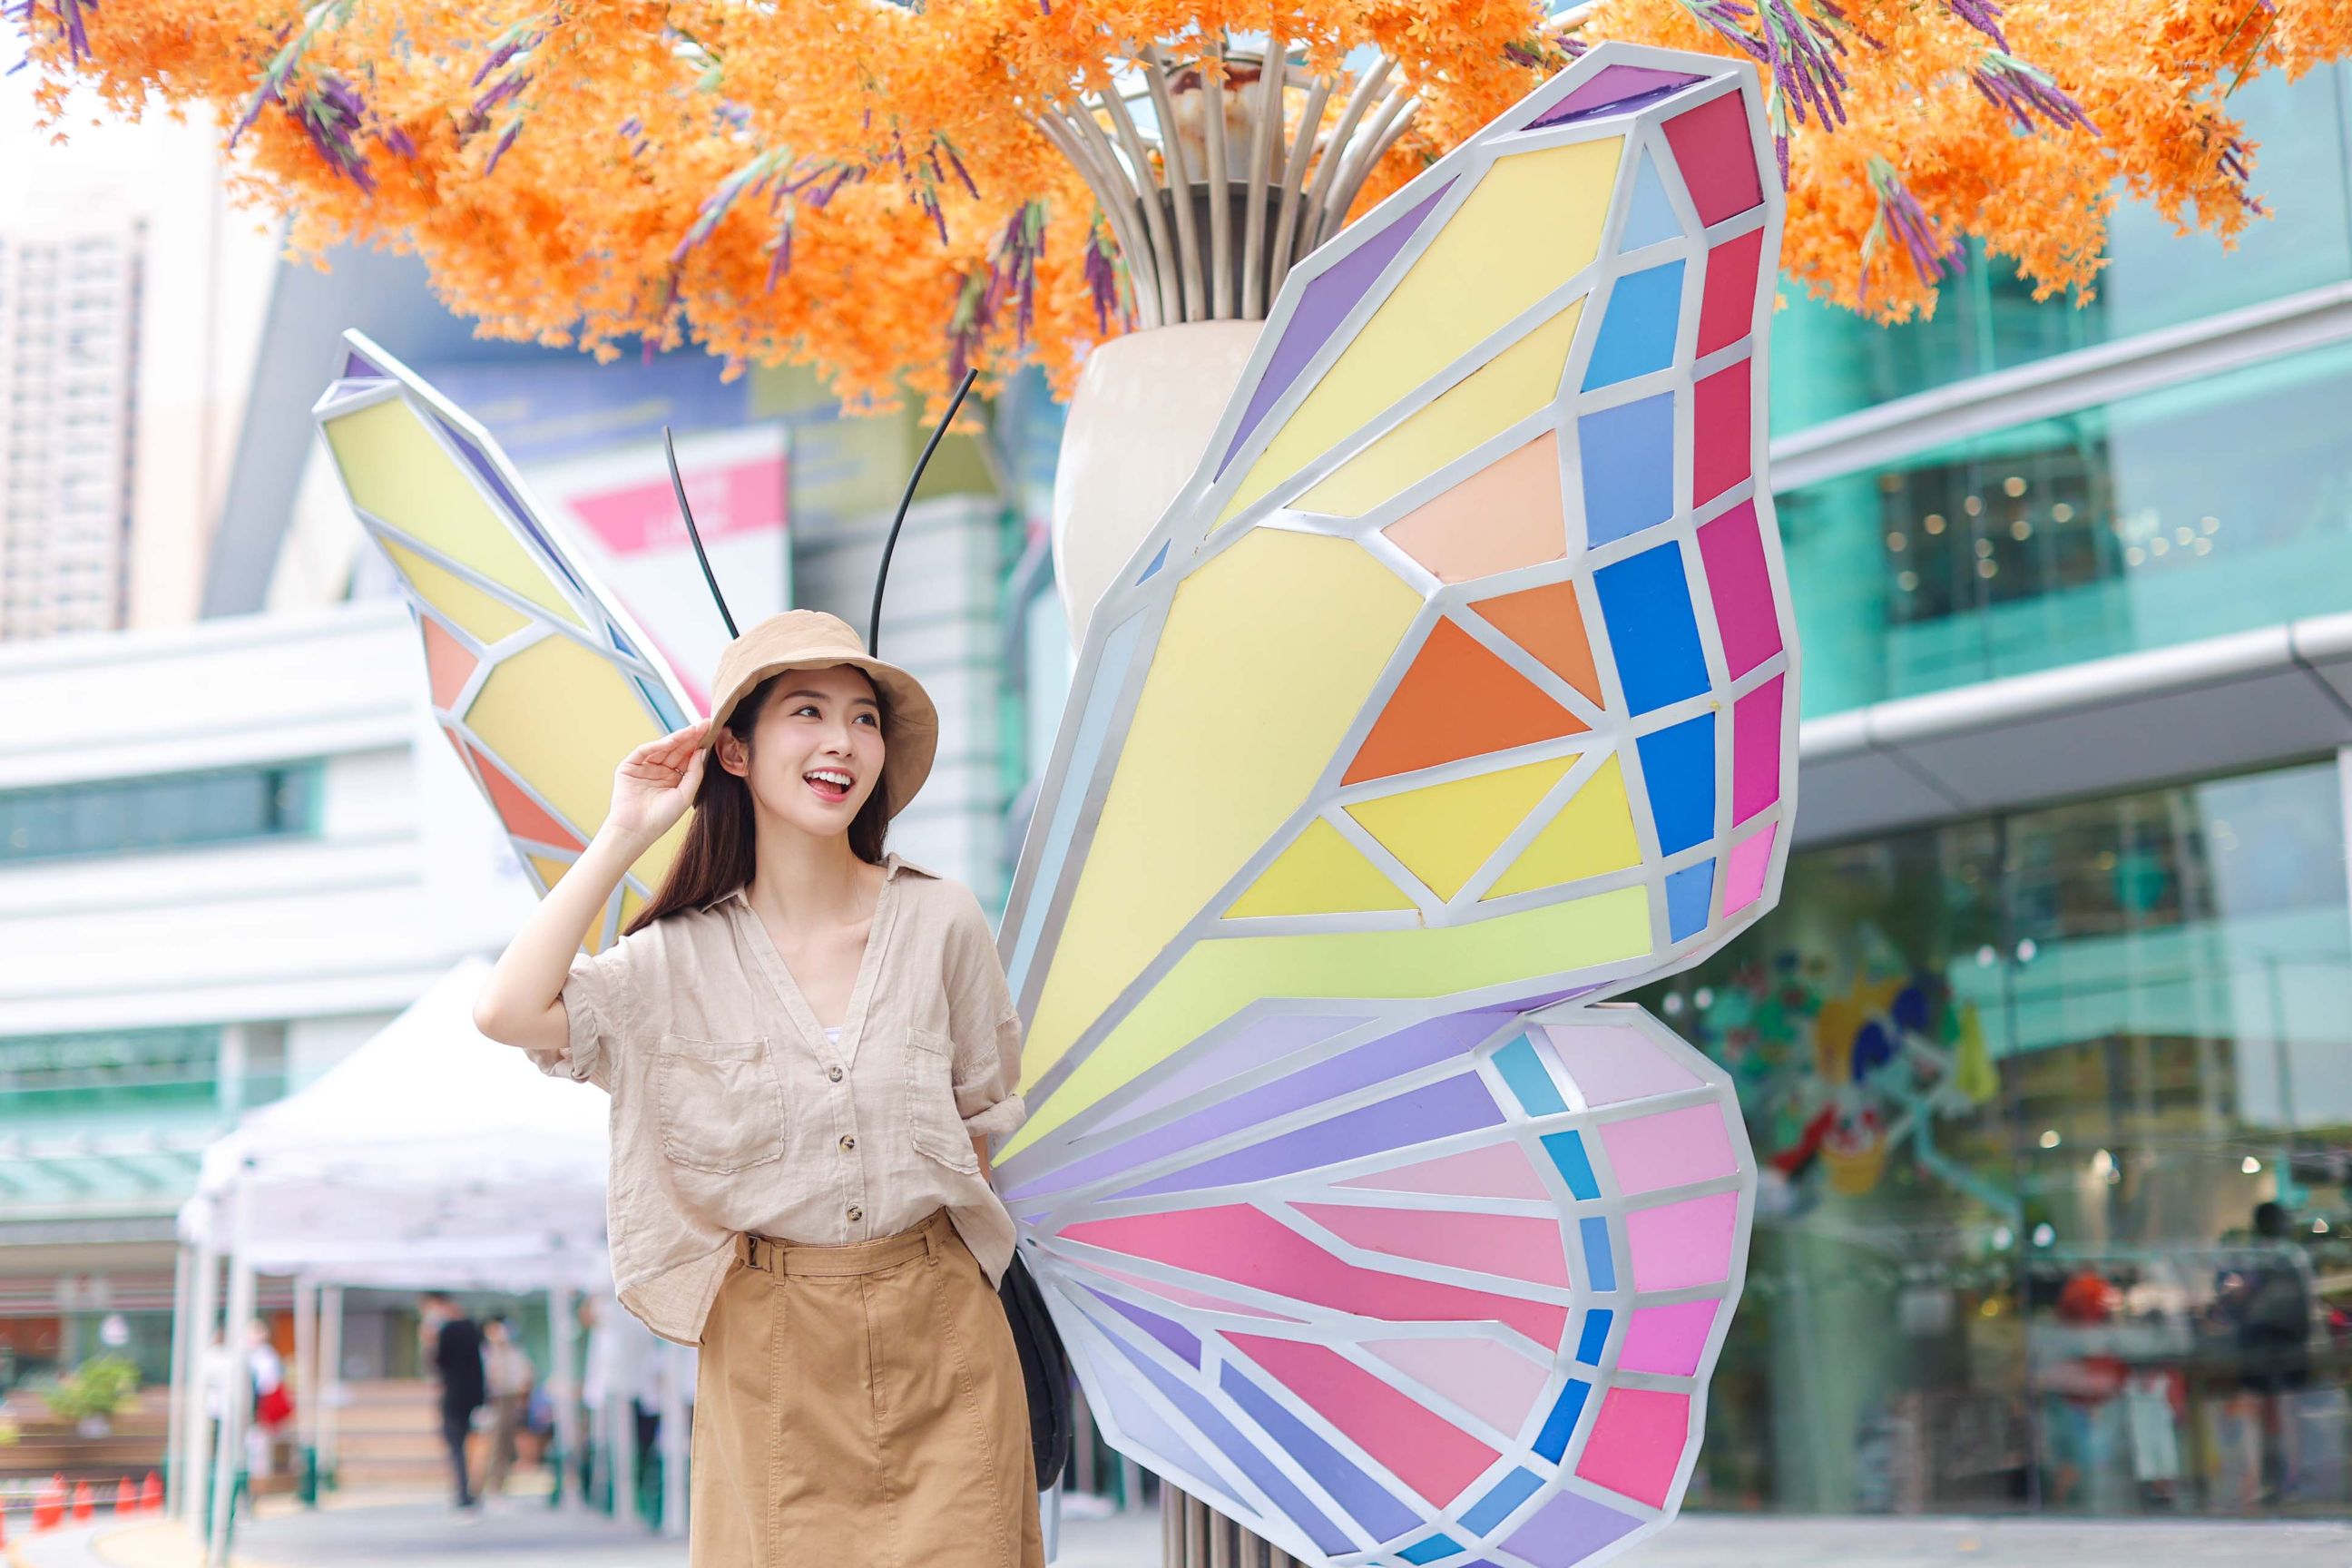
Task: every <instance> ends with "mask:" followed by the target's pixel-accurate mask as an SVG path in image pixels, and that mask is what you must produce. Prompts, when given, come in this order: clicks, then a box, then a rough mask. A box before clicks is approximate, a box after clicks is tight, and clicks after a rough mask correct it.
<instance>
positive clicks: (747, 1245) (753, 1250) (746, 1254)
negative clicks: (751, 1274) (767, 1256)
mask: <svg viewBox="0 0 2352 1568" xmlns="http://www.w3.org/2000/svg"><path fill="white" fill-rule="evenodd" d="M743 1262H744V1265H745V1267H747V1268H761V1262H760V1238H759V1237H756V1236H753V1235H752V1234H751V1233H750V1232H749V1231H746V1232H744V1234H743Z"/></svg>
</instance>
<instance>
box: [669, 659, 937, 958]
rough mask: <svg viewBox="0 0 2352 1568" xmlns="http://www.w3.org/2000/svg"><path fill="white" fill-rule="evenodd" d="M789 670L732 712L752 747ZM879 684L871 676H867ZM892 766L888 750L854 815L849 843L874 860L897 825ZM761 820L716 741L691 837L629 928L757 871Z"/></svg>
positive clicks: (880, 702) (707, 899) (878, 701)
mask: <svg viewBox="0 0 2352 1568" xmlns="http://www.w3.org/2000/svg"><path fill="white" fill-rule="evenodd" d="M787 673H789V672H787V671H782V670H780V671H778V672H777V673H776V674H774V675H772V676H770V677H768V679H765V680H763V681H761V682H760V684H759V685H757V686H755V687H753V688H752V689H751V694H750V695H748V696H747V697H745V698H744V699H743V700H742V701H740V702H738V703H737V704H736V705H735V711H734V712H732V713H730V714H729V715H728V716H727V728H728V730H729V731H730V733H732V734H733V735H734V736H735V738H736V739H737V740H739V741H740V742H743V747H744V750H745V751H747V752H748V751H749V750H751V731H753V730H754V729H756V728H757V727H758V726H759V722H760V714H761V711H762V710H765V709H766V707H767V705H768V699H769V698H770V697H772V696H773V695H774V694H775V689H776V682H777V681H778V680H780V679H782V678H783V676H784V675H785V674H787ZM867 684H868V685H872V682H870V681H869V682H867ZM884 701H885V700H884V698H883V695H882V692H881V690H880V689H879V688H877V689H875V692H874V702H875V706H876V707H877V709H879V710H880V723H881V728H882V731H883V733H885V734H887V733H889V731H890V712H889V710H888V709H887V707H885V706H884ZM889 771H890V764H889V760H888V758H887V755H886V756H885V758H884V760H883V764H882V775H879V776H877V777H876V779H875V780H874V793H873V794H872V795H867V796H866V804H865V805H861V806H859V807H858V808H857V815H856V816H854V817H852V818H851V819H850V822H849V848H850V852H851V853H852V854H854V855H856V857H857V858H859V859H860V860H863V861H865V862H866V864H868V865H871V866H879V865H880V864H881V863H882V844H883V840H884V839H886V838H887V837H889V833H890V806H889V802H888V801H887V798H886V794H887V792H886V791H885V789H884V787H883V777H884V776H887V774H888V773H889ZM758 837H759V828H758V826H757V822H756V819H755V818H754V817H753V816H752V812H751V785H750V784H747V783H745V782H744V781H743V779H742V778H741V777H740V775H738V774H735V773H729V772H728V771H727V770H726V769H725V768H722V767H720V766H719V755H718V743H717V742H712V745H711V755H710V757H709V760H707V761H706V762H705V763H703V764H702V784H701V786H700V787H699V788H698V789H697V790H696V791H695V792H694V816H693V817H692V818H691V819H690V820H688V823H687V825H686V843H685V844H684V845H682V846H681V847H679V849H678V852H677V859H676V860H673V861H671V862H670V868H669V875H668V876H667V877H665V878H663V879H662V885H661V890H660V891H658V892H656V894H655V895H654V901H653V902H652V903H649V904H647V905H646V907H645V908H644V909H642V910H638V911H637V918H636V919H635V920H633V921H630V922H629V924H628V928H627V931H625V932H624V933H623V934H625V935H626V934H628V933H629V932H635V931H643V930H645V929H646V927H647V926H649V925H651V924H653V923H654V921H657V920H662V919H664V918H666V917H667V916H670V915H674V914H677V912H678V911H679V910H698V909H701V908H702V907H704V906H705V905H707V904H710V903H715V902H717V901H718V900H720V899H723V898H725V897H726V896H727V895H728V894H730V893H731V892H733V891H734V890H735V889H738V888H740V887H742V886H743V885H744V884H745V883H747V882H749V881H750V880H751V873H752V871H753V870H754V869H756V868H757V865H758V860H757V856H756V850H757V847H758Z"/></svg>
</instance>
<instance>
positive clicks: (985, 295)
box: [948, 272, 995, 382]
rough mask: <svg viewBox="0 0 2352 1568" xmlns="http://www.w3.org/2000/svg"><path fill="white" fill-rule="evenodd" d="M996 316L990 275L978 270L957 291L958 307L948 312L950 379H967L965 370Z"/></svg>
mask: <svg viewBox="0 0 2352 1568" xmlns="http://www.w3.org/2000/svg"><path fill="white" fill-rule="evenodd" d="M994 317H995V310H994V308H993V307H992V306H991V304H990V303H989V286H988V274H987V273H985V272H975V273H972V274H971V275H970V276H968V277H966V278H965V279H964V280H963V286H962V287H961V288H960V289H957V290H956V302H955V309H954V310H951V311H950V312H949V314H948V379H949V380H950V381H955V382H960V381H961V380H963V373H964V372H965V371H967V370H969V369H971V362H972V360H973V358H974V357H975V356H976V355H977V354H978V353H980V348H981V344H982V342H984V341H985V340H986V339H987V336H988V329H989V325H990V323H991V322H992V320H993V319H994Z"/></svg>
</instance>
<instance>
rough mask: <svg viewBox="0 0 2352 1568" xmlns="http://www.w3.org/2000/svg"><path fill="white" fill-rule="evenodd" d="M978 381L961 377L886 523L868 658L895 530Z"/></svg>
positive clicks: (875, 645)
mask: <svg viewBox="0 0 2352 1568" xmlns="http://www.w3.org/2000/svg"><path fill="white" fill-rule="evenodd" d="M979 378H980V367H979V366H977V365H975V366H973V367H972V368H971V369H970V370H968V371H965V372H964V373H963V381H962V383H961V384H960V385H958V386H957V387H956V389H955V396H954V397H952V398H950V400H949V402H948V411H947V413H946V414H945V415H943V416H940V423H939V426H938V427H937V428H936V429H934V430H932V432H931V438H930V439H929V441H926V442H924V443H923V455H922V456H921V457H919V458H916V459H915V471H914V472H913V473H911V474H908V476H907V493H906V494H905V495H902V496H900V497H899V498H898V516H896V517H894V518H892V519H891V520H890V537H889V538H887V539H886V540H884V541H883V542H882V567H881V570H880V571H878V572H877V573H875V574H874V613H873V614H872V615H871V616H868V617H866V619H867V623H868V625H867V629H866V652H867V653H868V654H879V653H880V652H881V650H882V585H883V584H886V583H887V582H888V581H889V580H890V552H892V551H894V550H896V549H898V530H900V529H901V528H903V527H905V526H906V523H907V509H908V507H910V506H912V505H914V504H915V487H916V486H917V485H919V484H921V483H922V482H923V470H924V469H925V468H929V467H930V466H931V454H932V453H933V452H936V451H938V450H939V449H940V437H942V436H945V435H946V434H947V433H948V426H950V425H952V424H954V423H955V416H956V410H957V409H959V408H961V407H962V406H963V395H964V394H965V393H967V392H970V391H971V384H972V383H973V382H974V381H976V380H978V379H979ZM711 592H713V593H717V592H718V590H717V589H715V588H714V589H712V590H711Z"/></svg>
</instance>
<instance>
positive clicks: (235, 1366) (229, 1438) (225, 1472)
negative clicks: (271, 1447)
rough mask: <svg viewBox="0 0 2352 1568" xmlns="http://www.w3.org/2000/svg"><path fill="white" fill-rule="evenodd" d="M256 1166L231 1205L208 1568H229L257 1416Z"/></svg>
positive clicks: (248, 1166)
mask: <svg viewBox="0 0 2352 1568" xmlns="http://www.w3.org/2000/svg"><path fill="white" fill-rule="evenodd" d="M252 1186H253V1172H252V1164H251V1162H249V1161H248V1162H247V1164H246V1167H245V1169H244V1170H243V1171H242V1172H240V1173H239V1179H238V1182H237V1184H236V1187H235V1188H233V1189H232V1190H231V1193H230V1197H229V1203H230V1206H231V1211H232V1213H233V1214H234V1215H235V1216H236V1217H235V1219H234V1221H233V1222H232V1224H231V1226H230V1228H229V1254H228V1312H227V1315H226V1321H225V1322H224V1324H223V1325H222V1330H221V1343H222V1346H223V1349H224V1352H225V1353H224V1355H223V1358H222V1359H223V1362H224V1363H225V1364H224V1366H223V1369H222V1376H221V1420H220V1427H219V1430H218V1432H217V1433H216V1434H215V1442H214V1447H213V1476H212V1483H213V1514H212V1520H211V1521H210V1522H211V1531H210V1533H209V1538H208V1540H207V1542H206V1544H205V1568H228V1542H229V1514H230V1511H231V1510H233V1509H234V1508H235V1507H236V1493H237V1472H238V1470H239V1468H241V1466H242V1463H243V1459H244V1455H245V1426H246V1419H247V1416H249V1415H251V1414H252V1404H253V1401H252V1398H251V1396H250V1394H249V1393H248V1390H247V1382H248V1379H249V1376H250V1373H247V1368H246V1357H245V1350H244V1345H245V1333H246V1326H247V1324H249V1323H251V1322H252V1321H253V1297H254V1285H255V1280H254V1276H253V1258H252V1253H251V1245H250V1241H249V1238H248V1236H247V1230H248V1228H249V1227H248V1224H247V1221H248V1218H249V1215H250V1213H251V1210H252V1206H253V1194H252Z"/></svg>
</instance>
